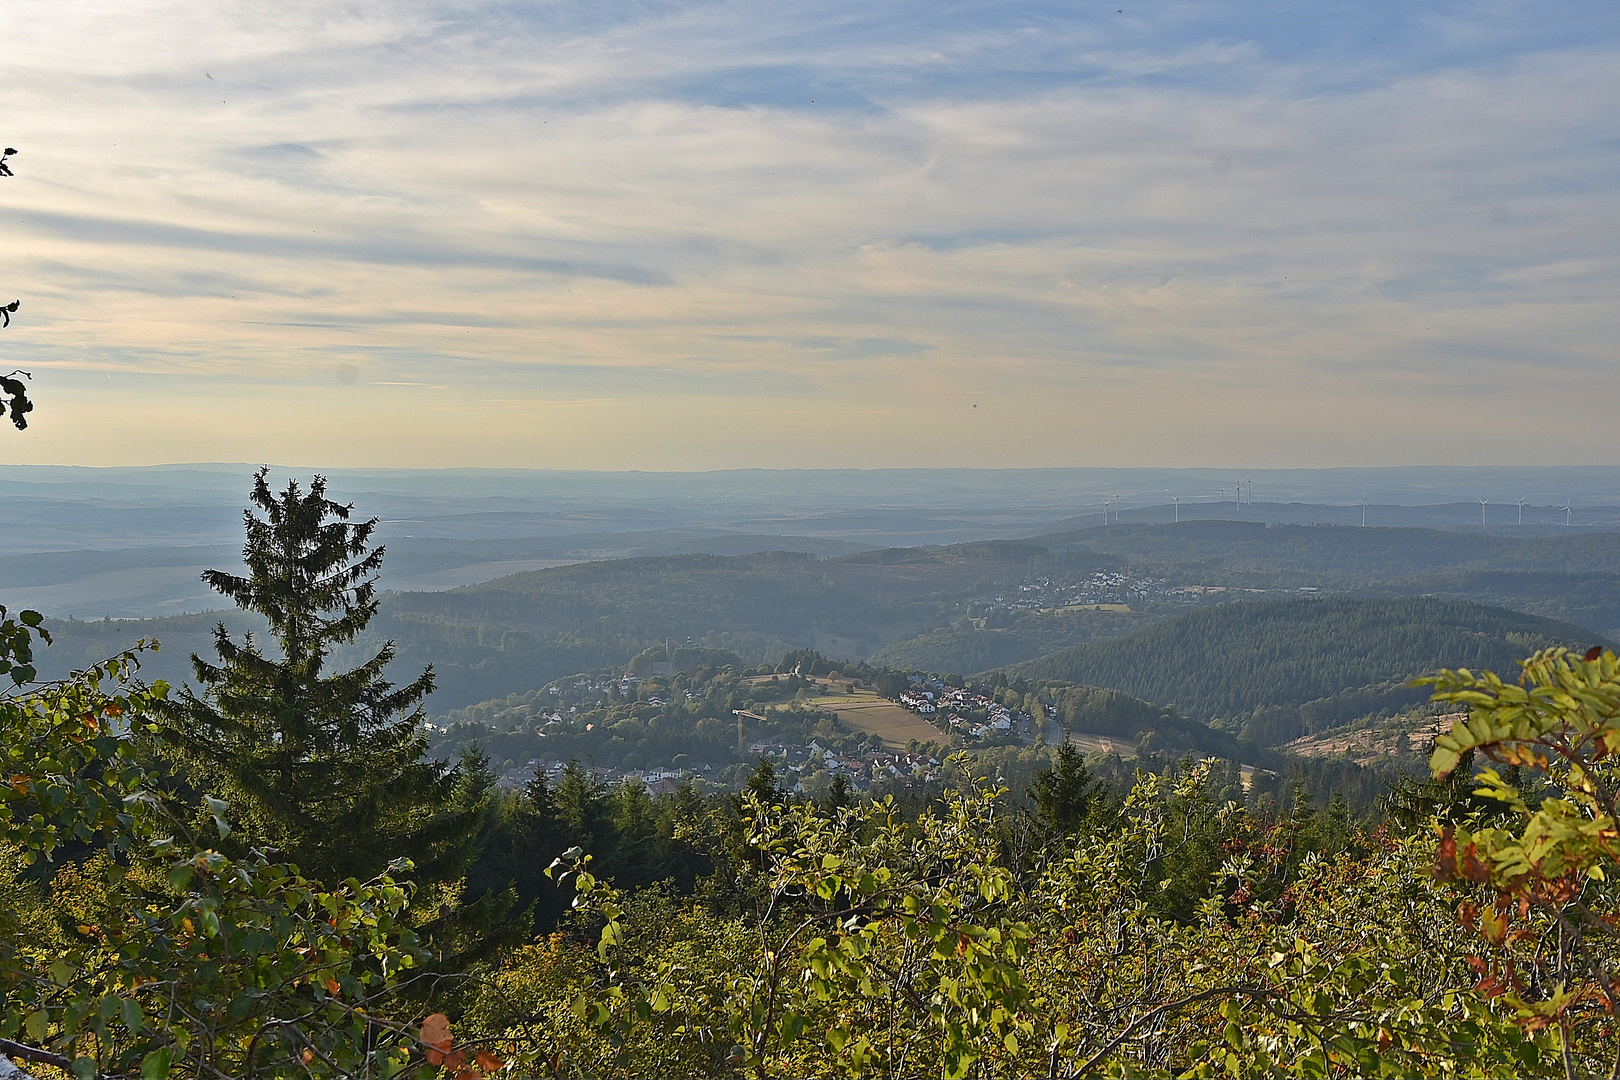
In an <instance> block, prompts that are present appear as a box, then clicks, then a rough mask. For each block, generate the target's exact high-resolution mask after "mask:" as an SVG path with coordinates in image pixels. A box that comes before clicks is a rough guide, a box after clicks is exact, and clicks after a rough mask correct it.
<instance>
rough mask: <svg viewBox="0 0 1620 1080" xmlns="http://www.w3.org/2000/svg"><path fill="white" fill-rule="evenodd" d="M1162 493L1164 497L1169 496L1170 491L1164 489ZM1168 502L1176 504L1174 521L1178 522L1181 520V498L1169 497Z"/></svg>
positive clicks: (1176, 496) (1177, 496)
mask: <svg viewBox="0 0 1620 1080" xmlns="http://www.w3.org/2000/svg"><path fill="white" fill-rule="evenodd" d="M1164 493H1165V494H1166V495H1170V489H1169V488H1165V489H1164ZM1170 501H1171V502H1173V503H1175V504H1176V520H1177V521H1180V520H1181V496H1180V495H1170Z"/></svg>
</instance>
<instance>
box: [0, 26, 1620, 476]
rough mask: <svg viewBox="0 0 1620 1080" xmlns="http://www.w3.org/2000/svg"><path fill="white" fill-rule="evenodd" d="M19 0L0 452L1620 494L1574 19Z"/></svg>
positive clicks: (1587, 61)
mask: <svg viewBox="0 0 1620 1080" xmlns="http://www.w3.org/2000/svg"><path fill="white" fill-rule="evenodd" d="M19 6H20V7H21V8H22V9H25V10H21V11H20V12H19V13H18V15H17V16H16V17H15V20H14V21H15V25H17V26H19V27H21V28H22V30H21V33H20V34H19V36H18V37H17V39H16V40H15V41H14V42H13V43H12V47H11V49H10V56H9V58H10V60H11V62H12V64H13V66H14V69H15V70H16V72H17V73H18V74H17V75H16V77H14V78H13V79H12V82H11V85H12V87H13V89H15V90H16V92H17V98H18V100H17V101H16V103H15V104H14V106H13V111H12V116H11V120H12V126H13V128H14V129H15V130H14V131H12V132H8V133H7V140H8V142H10V143H11V144H13V145H18V146H19V147H21V148H22V149H23V150H24V154H23V155H21V156H20V158H19V162H18V168H19V171H20V173H21V175H20V176H18V177H17V178H15V179H13V180H8V181H6V182H5V187H4V188H3V189H0V198H3V199H4V200H5V201H4V203H3V204H0V230H3V234H4V236H5V240H6V243H7V247H8V250H9V251H10V252H11V253H12V259H11V260H10V269H11V272H12V281H13V282H14V283H15V284H14V285H13V286H12V290H13V291H14V292H16V293H18V294H19V295H22V296H23V297H24V311H23V315H24V316H25V318H24V319H23V320H22V321H21V322H20V323H19V325H18V326H16V327H13V329H12V330H10V331H7V336H6V337H5V338H4V340H3V342H0V343H3V344H4V345H6V346H7V347H8V348H9V355H10V356H12V357H15V358H16V359H17V362H19V363H21V364H23V366H29V365H32V366H33V368H34V369H35V370H36V375H37V376H38V377H39V393H38V396H39V398H40V400H41V407H40V411H39V414H38V415H39V418H40V419H39V423H37V424H36V425H35V427H34V428H32V429H31V434H30V435H29V436H28V437H26V438H23V439H20V440H13V441H12V442H10V443H9V444H7V446H6V447H5V452H6V453H7V455H8V456H9V457H10V458H11V460H17V461H38V462H72V463H111V462H115V461H174V460H205V459H214V460H219V459H227V460H239V459H261V458H262V459H276V460H283V461H303V462H311V463H321V464H329V465H384V464H387V465H397V464H409V465H431V464H447V465H449V464H454V465H513V466H523V465H555V466H558V467H575V468H578V467H584V468H591V467H627V466H637V467H654V468H657V467H665V468H677V467H680V468H702V467H738V466H751V465H762V466H764V465H771V466H784V465H785V466H793V465H828V466H862V467H877V466H889V465H898V466H905V465H927V464H937V465H982V466H1001V465H1005V466H1016V465H1043V464H1050V465H1069V464H1074V465H1079V464H1157V465H1171V464H1187V465H1193V464H1206V463H1220V464H1227V463H1231V464H1252V465H1254V466H1257V467H1258V466H1266V465H1272V466H1286V465H1333V464H1347V463H1349V464H1400V463H1410V462H1472V461H1498V462H1500V461H1516V460H1522V461H1542V462H1561V461H1583V462H1615V461H1620V443H1617V440H1616V438H1615V436H1614V435H1613V425H1612V422H1610V421H1609V420H1608V417H1607V410H1606V406H1604V405H1603V404H1602V403H1601V401H1600V399H1599V398H1598V397H1596V396H1594V395H1592V394H1590V393H1589V392H1586V390H1585V388H1586V387H1588V386H1589V385H1590V381H1591V380H1592V378H1593V377H1594V375H1595V374H1597V373H1601V372H1604V371H1605V370H1607V366H1608V365H1611V364H1612V347H1611V345H1610V343H1611V342H1612V341H1613V340H1615V338H1616V333H1617V331H1620V325H1617V323H1620V315H1617V314H1616V313H1617V312H1620V305H1617V304H1616V300H1617V299H1620V296H1617V295H1616V291H1617V289H1620V285H1617V282H1620V276H1617V274H1616V269H1617V267H1616V262H1617V260H1620V257H1617V256H1616V255H1615V254H1614V252H1615V251H1617V250H1620V247H1617V245H1616V240H1617V239H1620V237H1616V235H1615V232H1616V230H1617V229H1620V179H1617V178H1620V169H1617V166H1620V160H1617V159H1620V138H1617V136H1620V131H1617V128H1620V120H1617V119H1616V118H1615V116H1614V115H1613V109H1612V103H1613V102H1614V101H1615V100H1620V63H1616V60H1617V59H1620V57H1617V52H1620V37H1617V35H1616V33H1615V28H1614V26H1613V25H1612V19H1610V18H1608V17H1607V16H1606V14H1605V8H1604V7H1603V6H1601V5H1597V4H1592V5H1579V4H1577V5H1565V6H1563V7H1562V9H1561V10H1560V11H1558V12H1555V13H1552V14H1548V13H1547V12H1545V10H1543V9H1542V8H1538V7H1535V6H1532V5H1528V4H1524V5H1515V4H1501V3H1493V4H1453V5H1441V6H1439V7H1433V8H1425V9H1424V10H1423V11H1421V12H1413V11H1411V10H1410V9H1409V8H1408V7H1407V6H1402V5H1377V4H1372V5H1357V6H1355V7H1354V8H1353V9H1345V10H1342V11H1335V12H1331V13H1322V14H1319V15H1317V16H1315V17H1313V18H1312V19H1309V20H1307V19H1305V18H1303V17H1301V16H1300V15H1299V14H1298V10H1297V9H1296V8H1293V7H1285V6H1278V7H1275V8H1272V7H1269V6H1268V5H1264V4H1261V5H1254V4H1241V5H1240V4H1231V5H1223V4H1173V5H1162V6H1159V7H1158V8H1155V9H1152V10H1151V11H1150V12H1149V13H1146V14H1138V13H1136V12H1135V11H1134V10H1133V9H1126V10H1125V11H1124V12H1123V13H1122V12H1114V11H1109V12H1103V11H1098V12H1089V13H1085V12H1077V11H1076V9H1075V8H1074V7H1073V5H1063V6H1057V5H1052V6H1045V5H1041V4H1033V5H1016V6H1012V5H994V4H951V3H946V4H932V5H926V6H925V5H920V4H918V5H909V4H897V5H883V6H880V7H878V8H876V9H874V8H873V7H872V6H871V5H855V4H845V5H839V4H817V5H808V4H806V5H793V4H787V5H782V4H777V5H759V4H750V3H712V4H665V5H622V6H621V5H614V4H567V3H556V4H541V5H504V4H503V5H495V4H490V5H482V4H471V5H458V6H456V7H454V8H449V7H443V6H440V5H436V4H416V5H412V4H389V5H381V4H379V5H367V4H352V5H347V6H345V7H343V8H341V9H338V8H334V7H333V6H331V5H320V4H307V5H306V4H298V3H288V4H278V5H276V6H275V7H274V8H264V7H261V6H259V5H256V4H238V5H231V4H222V5H215V6H211V7H210V8H209V9H208V10H206V11H197V10H194V9H192V8H191V7H181V6H176V5H165V4H151V5H147V6H145V7H144V9H142V10H135V11H132V10H131V8H130V5H127V4H120V5H117V6H116V8H115V7H114V6H111V5H107V6H104V7H103V6H98V5H96V4H94V3H87V4H84V5H72V6H70V9H69V10H59V8H60V5H44V4H40V5H30V4H27V3H23V4H20V5H19ZM137 7H139V5H137ZM115 16H116V17H115ZM1530 386H1534V387H1535V388H1536V389H1535V391H1534V394H1535V396H1536V397H1537V398H1538V399H1539V400H1542V401H1556V402H1558V410H1559V413H1560V415H1561V417H1562V419H1561V420H1560V422H1558V423H1557V424H1548V423H1546V422H1544V421H1540V422H1538V420H1537V418H1536V416H1534V415H1527V410H1526V409H1525V407H1524V403H1525V401H1526V397H1527V394H1528V391H1527V387H1530ZM445 387H448V388H449V389H448V390H446V389H442V388H445ZM289 401H292V402H297V403H299V404H298V407H296V408H279V407H278V408H275V409H270V410H268V411H267V410H266V404H267V402H274V403H285V402H289ZM581 403H589V405H590V407H589V408H583V407H581ZM120 409H123V410H125V413H124V415H126V416H128V417H132V418H139V423H140V424H150V425H151V427H152V429H153V430H150V431H145V430H142V431H135V430H131V424H130V423H128V422H125V421H120V420H119V419H118V417H119V415H120ZM1542 415H1544V414H1542Z"/></svg>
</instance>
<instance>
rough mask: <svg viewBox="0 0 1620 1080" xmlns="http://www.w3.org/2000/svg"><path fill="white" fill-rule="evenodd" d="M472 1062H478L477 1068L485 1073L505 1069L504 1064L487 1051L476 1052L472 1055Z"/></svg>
mask: <svg viewBox="0 0 1620 1080" xmlns="http://www.w3.org/2000/svg"><path fill="white" fill-rule="evenodd" d="M473 1060H474V1061H476V1062H478V1067H479V1068H480V1069H483V1070H484V1071H485V1072H487V1073H492V1072H500V1071H501V1070H502V1069H504V1068H506V1062H504V1061H502V1060H501V1059H500V1058H498V1057H496V1056H495V1055H494V1054H492V1053H490V1052H489V1051H488V1050H480V1051H478V1053H476V1054H474V1055H473Z"/></svg>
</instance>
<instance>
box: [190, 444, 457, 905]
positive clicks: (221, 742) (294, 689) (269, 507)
mask: <svg viewBox="0 0 1620 1080" xmlns="http://www.w3.org/2000/svg"><path fill="white" fill-rule="evenodd" d="M267 472H268V470H267V469H261V470H259V472H258V473H257V474H256V475H255V476H254V480H253V491H252V495H251V499H252V506H250V507H249V508H248V509H247V510H246V511H245V512H244V515H243V516H244V520H245V524H246V527H247V543H246V545H245V546H244V547H243V549H242V558H243V561H244V562H246V564H247V574H246V575H245V576H237V575H235V574H228V573H225V572H223V571H219V570H209V571H207V572H206V573H204V574H203V580H205V581H206V582H207V583H208V584H209V585H210V586H212V587H213V588H214V589H215V590H216V591H218V592H220V593H222V594H224V595H225V596H227V597H229V598H230V599H232V600H234V601H235V602H236V604H237V606H238V607H241V608H243V609H245V610H248V611H252V612H257V613H258V614H260V615H262V616H263V617H264V618H265V620H266V621H267V622H268V624H269V636H270V637H271V638H273V640H274V643H275V649H274V650H267V649H265V648H264V647H263V645H262V644H261V642H260V641H258V640H256V639H255V637H254V635H253V634H252V633H248V634H246V635H245V636H244V637H243V638H242V639H241V640H240V641H237V640H236V639H234V638H233V637H232V636H231V635H230V633H229V632H228V631H227V630H226V629H225V625H224V624H223V623H221V624H219V625H218V626H217V627H216V628H215V631H214V650H215V652H216V653H217V654H218V658H217V662H211V661H208V660H204V659H203V658H202V657H200V656H197V655H196V654H192V657H191V662H192V666H193V667H194V669H195V672H196V680H197V685H198V689H197V690H193V689H192V688H190V687H187V688H185V689H184V690H182V691H181V692H180V693H179V694H178V695H177V696H176V697H175V698H174V699H172V702H171V704H170V707H169V709H168V712H167V715H166V717H165V722H164V724H163V725H162V737H163V740H164V742H165V743H166V744H167V745H168V746H169V747H170V748H171V750H172V751H173V753H174V754H175V756H177V757H178V758H179V759H180V761H181V762H182V763H183V766H184V772H185V773H186V774H187V778H188V779H189V780H190V781H191V782H193V783H195V784H197V785H198V786H199V787H203V788H206V789H209V790H212V791H214V792H215V793H217V794H219V795H220V796H221V797H223V798H224V799H225V800H226V801H227V802H228V803H229V804H230V806H231V810H232V814H233V816H235V817H236V818H238V819H239V821H240V822H241V824H242V825H243V826H245V827H246V831H247V833H248V837H249V839H250V840H252V841H254V842H259V843H267V844H270V845H272V846H275V847H278V848H280V849H282V850H283V851H285V852H286V853H287V856H288V857H289V859H291V861H293V862H296V863H297V864H299V866H300V867H301V868H303V870H304V871H305V872H306V873H309V874H312V875H315V876H319V877H334V876H335V877H339V878H342V877H348V876H351V875H354V876H359V877H362V878H363V877H367V876H369V875H371V874H373V873H375V872H377V871H378V870H380V869H381V868H383V867H384V866H386V865H387V864H388V863H389V862H390V861H391V860H392V859H394V858H397V857H399V856H409V857H411V858H412V859H414V860H416V862H417V863H418V866H419V867H420V868H422V869H423V870H425V871H428V872H429V873H430V874H431V873H432V871H433V870H434V869H438V870H441V871H442V870H448V869H450V868H449V867H447V866H445V865H443V864H445V863H446V862H447V861H454V860H455V858H456V857H457V856H458V855H459V854H460V853H459V852H458V851H457V850H456V848H457V844H456V840H457V839H458V834H461V835H462V836H464V835H465V832H466V829H465V828H464V826H465V825H467V824H468V823H466V822H461V821H459V820H458V819H459V818H462V817H465V816H467V811H466V810H465V809H464V808H458V807H456V806H455V801H454V799H453V795H454V793H455V792H454V789H455V780H456V776H455V774H454V772H453V771H452V770H449V769H447V768H446V767H445V766H443V765H440V764H437V763H434V762H430V761H428V760H427V758H426V752H427V743H426V740H425V738H424V737H423V736H422V735H421V733H420V731H419V724H420V721H421V719H422V709H421V705H422V701H423V699H424V698H425V697H426V696H427V695H428V693H429V692H431V691H432V689H433V669H432V668H431V667H429V668H427V669H426V670H424V671H423V672H422V674H421V675H419V676H418V677H417V678H416V679H415V680H413V681H412V682H410V683H408V684H406V685H404V686H395V685H394V684H393V683H391V682H389V681H388V680H387V679H386V678H385V677H384V674H383V672H384V669H385V668H386V667H387V666H388V664H389V662H390V661H391V660H392V659H393V658H394V643H393V642H392V641H390V642H388V643H387V644H385V645H384V646H383V647H382V648H381V649H379V650H378V652H377V654H376V655H375V656H373V657H372V658H371V659H370V660H369V661H367V662H366V663H364V664H361V665H360V666H359V667H355V668H351V669H349V670H346V671H335V672H329V671H328V670H327V660H328V659H329V657H330V656H331V653H332V651H333V649H335V648H336V647H338V646H341V645H346V644H349V643H351V642H353V641H354V639H355V637H356V635H358V634H359V633H360V632H361V631H362V630H363V629H365V627H366V624H367V623H369V622H370V621H371V618H372V616H373V615H375V614H376V612H377V595H376V592H377V571H378V569H379V567H380V566H381V565H382V559H383V548H382V547H380V546H379V547H371V546H370V538H371V534H372V532H373V530H374V529H375V528H376V525H377V519H376V518H372V519H371V520H369V521H361V522H355V521H351V520H349V516H350V513H351V511H352V509H353V507H352V506H347V505H342V504H339V503H336V502H333V501H332V500H330V499H328V498H327V497H326V480H325V478H323V477H320V476H317V477H315V479H314V480H313V481H312V482H311V483H310V485H309V490H308V492H307V493H306V492H304V491H302V490H300V487H299V484H298V482H297V481H290V482H289V483H288V484H287V487H286V490H284V491H282V492H280V493H279V494H278V493H275V492H272V491H271V489H270V486H269V484H268V483H267V482H266V473H267ZM255 510H257V511H258V513H255Z"/></svg>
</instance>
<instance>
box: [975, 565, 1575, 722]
mask: <svg viewBox="0 0 1620 1080" xmlns="http://www.w3.org/2000/svg"><path fill="white" fill-rule="evenodd" d="M1594 638H1595V635H1593V634H1592V633H1591V632H1589V631H1586V630H1582V629H1581V628H1579V627H1576V626H1572V625H1570V624H1568V623H1561V622H1556V621H1554V620H1551V619H1544V618H1540V617H1538V616H1534V615H1525V614H1521V613H1519V612H1514V611H1508V610H1506V609H1503V608H1496V607H1487V606H1484V605H1482V604H1475V603H1471V602H1468V601H1462V600H1452V599H1441V598H1435V597H1405V598H1400V599H1360V598H1351V597H1327V598H1320V599H1318V598H1310V599H1291V600H1264V601H1256V602H1251V603H1235V604H1225V605H1221V606H1218V607H1210V608H1202V609H1199V610H1195V611H1192V612H1189V613H1188V614H1186V615H1181V616H1177V617H1175V618H1170V619H1165V620H1163V621H1161V622H1158V623H1155V624H1153V625H1151V626H1149V627H1146V628H1144V629H1142V630H1138V631H1136V632H1134V633H1131V634H1128V635H1126V636H1124V637H1119V638H1114V639H1111V640H1107V641H1098V642H1092V643H1089V644H1085V645H1078V646H1075V647H1072V648H1068V649H1063V650H1061V651H1059V652H1055V653H1052V654H1050V655H1048V656H1043V657H1041V658H1039V659H1037V660H1031V661H1027V662H1025V663H1022V664H1017V665H1013V666H1012V667H1010V668H1008V669H1007V672H1008V674H1009V675H1015V676H1022V677H1024V678H1027V679H1030V680H1034V681H1046V682H1052V681H1061V682H1070V683H1082V684H1089V685H1095V686H1105V687H1110V688H1112V689H1117V690H1122V691H1124V692H1126V693H1128V694H1132V695H1134V696H1136V697H1140V698H1143V699H1145V700H1148V701H1153V702H1156V703H1159V704H1161V705H1165V706H1167V707H1169V706H1173V707H1174V708H1175V709H1176V710H1178V711H1179V712H1181V713H1183V714H1185V715H1187V716H1190V717H1192V718H1194V719H1200V720H1206V721H1214V722H1216V723H1217V726H1224V727H1227V728H1228V729H1233V728H1237V727H1238V726H1239V725H1241V730H1242V732H1243V735H1244V737H1246V738H1250V739H1253V740H1254V741H1256V742H1260V743H1262V744H1266V745H1277V744H1278V743H1280V742H1286V741H1287V740H1288V739H1292V738H1297V737H1298V736H1299V735H1301V734H1306V733H1309V731H1310V730H1312V729H1313V728H1314V729H1318V730H1319V729H1321V728H1326V727H1331V726H1333V725H1334V724H1337V723H1342V722H1344V721H1345V720H1348V719H1353V718H1354V717H1356V716H1361V715H1366V714H1369V713H1375V712H1378V711H1380V710H1383V709H1397V708H1402V707H1406V706H1409V705H1411V704H1413V703H1416V702H1418V701H1421V700H1422V699H1423V698H1424V697H1425V696H1426V695H1425V693H1424V692H1423V691H1422V690H1415V689H1412V688H1410V687H1408V686H1407V685H1406V684H1407V683H1408V682H1409V681H1410V680H1411V679H1412V678H1414V677H1416V676H1418V675H1422V674H1425V673H1427V672H1430V671H1433V670H1435V669H1436V668H1440V667H1454V668H1455V667H1470V668H1476V669H1478V668H1490V669H1494V670H1497V671H1502V672H1511V671H1513V670H1515V662H1516V661H1517V660H1519V659H1521V658H1523V657H1524V656H1525V655H1526V654H1528V653H1529V652H1531V651H1532V650H1534V649H1537V648H1541V647H1545V646H1552V645H1568V646H1576V647H1581V648H1585V647H1586V646H1588V645H1591V644H1592V643H1593V641H1594ZM1222 722H1224V723H1222ZM1284 736H1286V737H1284Z"/></svg>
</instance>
